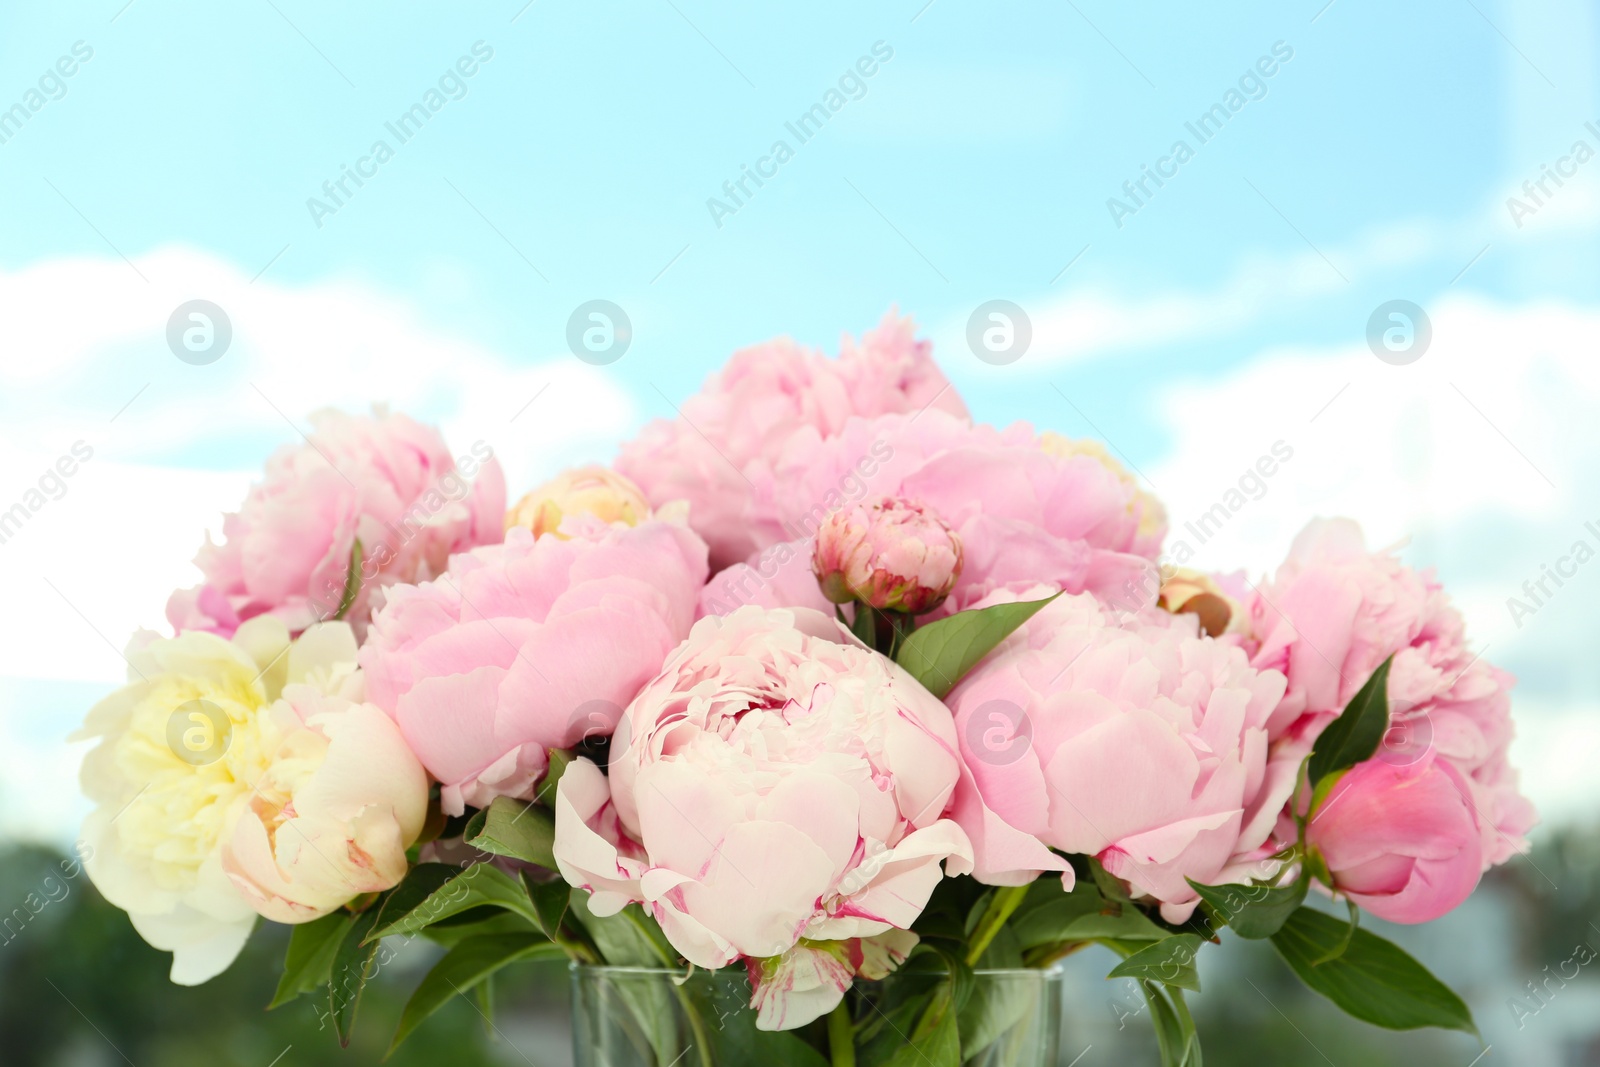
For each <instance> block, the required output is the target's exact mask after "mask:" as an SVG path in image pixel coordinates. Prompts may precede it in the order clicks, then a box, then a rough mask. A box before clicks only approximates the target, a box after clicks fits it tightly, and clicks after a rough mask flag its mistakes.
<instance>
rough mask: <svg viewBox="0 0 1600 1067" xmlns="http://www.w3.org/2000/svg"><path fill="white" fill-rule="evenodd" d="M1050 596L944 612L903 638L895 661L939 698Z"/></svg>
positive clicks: (1035, 612)
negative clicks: (939, 616) (1021, 601)
mask: <svg viewBox="0 0 1600 1067" xmlns="http://www.w3.org/2000/svg"><path fill="white" fill-rule="evenodd" d="M1054 599H1055V597H1049V598H1048V599H1045V600H1034V601H1030V602H1028V603H1023V604H995V605H993V606H991V607H987V608H978V609H976V610H973V611H958V612H956V613H955V614H954V615H947V616H945V617H944V618H942V619H938V620H935V621H934V622H930V623H928V625H926V626H922V627H919V628H918V629H916V630H915V631H913V632H912V633H911V634H910V635H909V636H908V637H906V639H905V640H904V641H903V642H901V644H900V648H899V650H898V654H897V655H896V656H895V661H896V662H897V663H899V664H900V666H902V667H904V668H905V669H906V671H907V672H908V673H909V674H910V675H911V677H913V678H915V679H916V680H917V681H919V682H921V683H922V685H923V687H924V688H925V689H927V690H928V692H930V693H932V694H933V695H934V696H936V697H940V698H943V697H944V695H945V694H946V693H948V692H950V690H952V689H954V688H955V685H956V683H957V682H959V681H960V680H961V679H962V677H963V676H964V675H965V674H966V673H967V672H968V671H970V670H971V669H972V668H973V667H975V666H977V665H978V661H979V660H981V659H983V657H985V656H987V655H988V654H989V653H990V652H991V651H993V650H994V647H995V646H996V645H998V644H999V643H1000V642H1001V641H1004V640H1005V639H1006V638H1007V637H1009V636H1011V634H1012V633H1013V632H1015V630H1016V629H1017V627H1019V626H1021V625H1022V624H1023V623H1025V622H1027V621H1028V620H1029V619H1031V618H1033V616H1034V615H1035V614H1037V613H1038V611H1039V609H1040V608H1042V607H1044V606H1045V605H1046V604H1048V603H1050V601H1051V600H1054Z"/></svg>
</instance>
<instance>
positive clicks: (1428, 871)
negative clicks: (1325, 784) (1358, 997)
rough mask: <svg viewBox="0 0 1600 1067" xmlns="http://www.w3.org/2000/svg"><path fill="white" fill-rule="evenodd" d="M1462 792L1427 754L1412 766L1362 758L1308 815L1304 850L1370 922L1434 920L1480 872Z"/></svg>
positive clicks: (1473, 821)
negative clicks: (1317, 859)
mask: <svg viewBox="0 0 1600 1067" xmlns="http://www.w3.org/2000/svg"><path fill="white" fill-rule="evenodd" d="M1468 789H1469V787H1468V785H1467V783H1466V782H1465V781H1464V780H1463V779H1462V777H1461V775H1460V773H1459V772H1458V771H1456V769H1455V768H1454V767H1452V766H1451V765H1450V762H1449V761H1448V760H1444V759H1439V758H1437V757H1436V756H1435V754H1434V752H1433V751H1432V750H1431V749H1429V750H1427V751H1425V752H1423V753H1422V755H1421V756H1420V757H1419V758H1418V759H1417V760H1416V761H1415V762H1407V763H1395V762H1390V761H1388V760H1384V759H1371V760H1367V761H1366V762H1365V763H1359V764H1357V765H1356V766H1354V767H1352V768H1350V770H1349V771H1347V772H1346V773H1345V774H1344V776H1343V777H1341V778H1340V779H1339V782H1338V784H1337V785H1335V786H1334V787H1333V789H1332V791H1331V792H1329V794H1328V795H1327V796H1326V797H1325V798H1324V799H1323V800H1322V802H1321V803H1320V804H1319V805H1318V806H1317V807H1316V808H1315V809H1313V810H1312V812H1311V816H1310V822H1309V823H1308V824H1307V828H1306V844H1307V846H1308V847H1309V848H1310V849H1311V850H1312V852H1313V853H1314V854H1315V855H1317V856H1320V857H1321V861H1322V863H1323V864H1324V865H1325V866H1326V867H1327V870H1328V871H1329V873H1330V874H1331V876H1332V878H1333V885H1332V887H1331V888H1333V889H1336V890H1338V891H1339V892H1340V893H1343V894H1345V895H1346V896H1348V897H1349V898H1350V899H1351V900H1353V901H1355V902H1356V903H1357V904H1359V905H1360V906H1361V907H1363V908H1366V909H1367V910H1368V911H1370V912H1372V914H1374V915H1376V916H1378V918H1380V919H1388V920H1389V921H1390V922H1397V923H1421V922H1428V921H1430V920H1432V919H1437V918H1438V917H1439V916H1441V915H1443V914H1445V913H1446V912H1448V911H1450V910H1452V909H1453V908H1455V907H1456V906H1457V905H1458V904H1460V903H1461V902H1462V901H1464V900H1466V899H1467V897H1468V896H1469V895H1471V893H1472V891H1473V889H1474V888H1476V887H1477V885H1478V879H1479V877H1480V876H1481V875H1482V873H1483V869H1484V866H1485V864H1484V862H1483V836H1482V831H1481V830H1480V829H1479V827H1478V819H1477V816H1476V815H1475V814H1474V813H1473V811H1472V808H1471V806H1470V805H1469V804H1468V802H1467V800H1466V796H1467V792H1468Z"/></svg>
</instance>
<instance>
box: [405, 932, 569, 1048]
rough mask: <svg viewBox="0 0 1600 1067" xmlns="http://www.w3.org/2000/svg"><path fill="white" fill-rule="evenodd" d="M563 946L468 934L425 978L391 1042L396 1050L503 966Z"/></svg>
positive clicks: (532, 938) (531, 938)
mask: <svg viewBox="0 0 1600 1067" xmlns="http://www.w3.org/2000/svg"><path fill="white" fill-rule="evenodd" d="M561 955H562V952H561V949H560V948H558V947H557V946H555V945H552V944H551V943H550V942H549V941H547V940H545V939H544V938H543V937H541V936H540V935H539V934H534V933H527V934H489V935H485V936H480V937H469V938H466V939H465V940H463V941H462V942H461V943H460V944H458V945H457V946H456V947H455V948H453V949H451V950H450V951H449V952H447V953H445V956H444V958H443V959H441V960H440V961H439V962H438V963H436V964H434V966H433V969H432V970H431V971H429V972H428V974H427V976H426V977H425V978H423V979H422V984H421V985H419V986H417V990H416V992H414V993H412V994H411V999H410V1000H408V1001H406V1006H405V1011H404V1012H403V1013H402V1014H401V1016H400V1027H399V1029H397V1030H396V1031H395V1035H394V1041H393V1042H392V1043H391V1044H390V1045H389V1052H390V1053H393V1052H394V1050H395V1049H397V1048H399V1047H400V1043H401V1042H402V1041H404V1040H405V1039H406V1038H407V1037H409V1036H410V1035H411V1032H412V1031H413V1030H415V1029H416V1028H417V1027H418V1026H419V1025H421V1023H422V1021H423V1020H424V1019H426V1018H427V1017H428V1016H430V1015H432V1014H433V1013H434V1012H436V1011H438V1010H439V1009H440V1008H442V1007H443V1006H444V1005H445V1004H446V1003H448V1002H449V1001H450V998H452V997H454V996H457V995H458V994H465V993H466V992H468V991H469V990H471V989H472V988H473V987H474V986H477V985H478V984H479V983H481V982H483V981H484V979H486V978H488V977H489V976H490V975H492V974H494V972H495V971H498V970H499V969H500V968H502V967H504V966H506V965H507V964H509V963H515V962H516V961H518V960H534V959H554V958H559V957H561Z"/></svg>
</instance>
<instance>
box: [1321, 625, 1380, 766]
mask: <svg viewBox="0 0 1600 1067" xmlns="http://www.w3.org/2000/svg"><path fill="white" fill-rule="evenodd" d="M1392 663H1394V657H1393V656H1392V655H1391V656H1390V657H1389V658H1388V659H1386V660H1384V661H1383V662H1382V663H1381V664H1379V665H1378V669H1377V670H1375V671H1373V672H1372V677H1371V678H1368V679H1367V683H1366V684H1365V685H1363V686H1362V687H1361V688H1360V690H1358V691H1357V692H1356V695H1355V696H1353V697H1351V698H1350V703H1349V704H1346V705H1345V709H1344V711H1343V712H1341V713H1340V715H1339V717H1338V718H1337V719H1335V720H1333V722H1331V723H1329V724H1328V728H1327V729H1326V730H1323V731H1322V734H1321V736H1319V737H1318V738H1317V741H1316V746H1315V747H1314V748H1313V749H1312V752H1311V767H1310V771H1309V772H1308V773H1309V775H1310V779H1311V783H1312V785H1313V786H1315V785H1316V784H1317V783H1318V782H1320V781H1322V779H1323V778H1324V777H1325V776H1327V775H1329V774H1332V773H1333V772H1335V771H1342V770H1344V769H1345V768H1346V767H1353V766H1355V765H1356V764H1357V763H1360V762H1361V761H1362V760H1364V759H1368V758H1369V757H1371V755H1372V754H1373V753H1374V752H1376V751H1378V745H1379V744H1381V743H1382V742H1383V735H1384V732H1385V731H1387V730H1388V729H1389V667H1390V665H1391V664H1392Z"/></svg>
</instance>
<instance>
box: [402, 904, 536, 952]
mask: <svg viewBox="0 0 1600 1067" xmlns="http://www.w3.org/2000/svg"><path fill="white" fill-rule="evenodd" d="M419 933H420V934H421V936H423V937H425V938H427V939H428V940H429V941H432V942H433V943H434V944H436V945H442V946H443V947H444V948H446V949H452V948H455V947H456V946H457V945H459V944H461V942H463V941H465V940H466V939H467V938H469V937H486V936H488V935H489V934H532V933H538V930H537V928H536V927H535V926H534V924H533V923H531V922H529V921H528V920H527V919H524V918H523V917H522V916H521V915H517V914H514V913H512V912H509V911H502V910H501V909H499V908H474V909H472V910H471V911H466V912H462V913H461V914H460V915H453V916H451V917H450V918H448V919H446V920H445V921H444V922H438V923H434V924H433V925H432V926H430V927H428V928H427V929H425V930H422V931H419Z"/></svg>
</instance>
